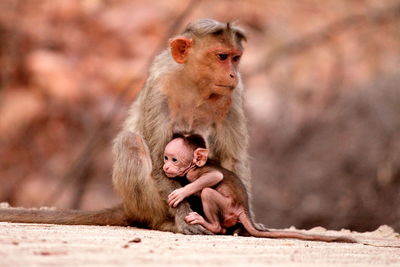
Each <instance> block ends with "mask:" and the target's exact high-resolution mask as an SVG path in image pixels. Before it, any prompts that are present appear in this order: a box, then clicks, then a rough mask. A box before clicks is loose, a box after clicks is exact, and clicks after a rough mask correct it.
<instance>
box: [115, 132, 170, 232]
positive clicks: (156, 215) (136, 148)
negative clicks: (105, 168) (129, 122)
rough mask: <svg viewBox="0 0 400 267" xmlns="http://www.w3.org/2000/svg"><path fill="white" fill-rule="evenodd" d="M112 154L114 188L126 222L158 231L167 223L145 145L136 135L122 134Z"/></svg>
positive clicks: (163, 205)
mask: <svg viewBox="0 0 400 267" xmlns="http://www.w3.org/2000/svg"><path fill="white" fill-rule="evenodd" d="M113 154H114V166H113V184H114V187H115V189H116V191H117V192H118V193H119V194H120V195H121V197H122V201H123V206H124V210H125V213H126V215H127V218H128V221H131V222H132V223H133V224H135V223H140V224H146V225H148V226H149V227H151V228H159V226H160V225H161V224H163V223H166V221H167V219H166V218H167V214H166V210H167V207H166V204H165V201H163V199H162V198H161V196H160V194H159V191H158V190H157V187H156V184H155V182H154V180H153V179H152V177H151V171H152V162H151V158H150V154H149V150H148V148H147V145H146V144H145V142H144V141H143V139H142V138H141V137H140V136H139V135H136V134H134V133H132V132H128V131H123V132H121V133H120V134H119V135H118V137H117V138H116V139H115V142H114V147H113ZM171 230H172V229H171Z"/></svg>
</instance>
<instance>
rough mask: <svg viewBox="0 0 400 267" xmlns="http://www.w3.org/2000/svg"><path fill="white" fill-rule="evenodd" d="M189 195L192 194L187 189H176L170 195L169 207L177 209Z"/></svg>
mask: <svg viewBox="0 0 400 267" xmlns="http://www.w3.org/2000/svg"><path fill="white" fill-rule="evenodd" d="M189 195H190V193H188V192H187V190H186V188H185V187H182V188H178V189H175V190H174V191H172V193H171V194H169V195H168V205H170V206H171V207H174V208H176V206H178V204H179V203H181V202H182V200H184V199H185V198H187V197H188V196H189Z"/></svg>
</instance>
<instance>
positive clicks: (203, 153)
mask: <svg viewBox="0 0 400 267" xmlns="http://www.w3.org/2000/svg"><path fill="white" fill-rule="evenodd" d="M207 159H208V149H206V148H196V150H195V151H194V159H193V162H194V164H196V166H197V167H203V166H204V165H205V164H206V162H207Z"/></svg>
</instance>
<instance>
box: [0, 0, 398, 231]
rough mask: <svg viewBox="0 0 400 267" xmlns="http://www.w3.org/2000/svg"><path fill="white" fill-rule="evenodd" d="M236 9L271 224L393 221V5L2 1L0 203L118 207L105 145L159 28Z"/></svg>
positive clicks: (345, 0) (258, 202)
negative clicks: (244, 38)
mask: <svg viewBox="0 0 400 267" xmlns="http://www.w3.org/2000/svg"><path fill="white" fill-rule="evenodd" d="M204 17H209V18H215V19H218V20H223V21H232V20H237V21H238V22H239V23H240V25H242V26H243V28H245V29H246V31H247V35H248V43H247V44H246V52H245V55H244V57H243V62H242V65H241V70H242V74H243V79H244V81H245V85H246V91H247V92H246V97H247V99H246V101H247V110H248V115H249V126H250V129H251V148H250V154H251V156H252V169H253V181H254V182H253V199H254V201H253V204H254V207H255V210H256V217H257V219H258V220H259V221H261V222H263V223H265V224H266V225H267V226H269V227H275V228H283V227H288V226H291V225H294V226H296V227H297V228H311V227H313V226H317V225H320V226H323V227H327V228H329V229H340V228H348V229H351V230H357V231H365V230H372V229H376V228H377V227H378V226H379V225H381V224H388V225H390V226H392V227H393V228H394V229H395V230H397V231H399V230H400V1H398V0H385V1H381V0H325V1H315V0H299V1H290V0H281V1H263V0H247V1H240V0H220V1H212V0H202V1H197V0H192V1H189V0H169V1H156V0H150V1H144V0H137V1H128V0H108V1H107V0H57V1H52V0H2V1H0V133H1V135H0V184H1V186H0V201H6V202H9V203H10V204H11V205H13V206H25V207H34V206H43V205H47V206H57V207H59V208H80V209H91V210H92V209H99V208H104V207H110V206H112V205H114V204H116V203H118V202H119V199H118V196H116V195H115V193H114V192H113V189H112V185H111V178H110V177H111V166H112V159H111V151H110V148H111V143H112V139H113V137H114V136H115V135H116V134H117V132H118V130H119V128H120V125H121V123H122V121H123V119H124V117H125V115H126V113H127V109H128V107H129V104H130V103H131V102H132V101H133V100H134V98H135V96H136V94H137V92H138V91H139V90H140V88H141V86H142V84H143V82H144V80H145V78H146V76H147V69H148V66H149V64H150V62H151V59H152V57H153V56H154V55H155V54H157V53H158V52H160V51H161V50H162V49H163V48H164V47H165V46H166V44H167V41H168V38H169V37H170V36H172V35H174V34H177V33H179V32H180V31H181V30H182V29H183V28H184V26H185V25H186V24H187V23H188V22H190V21H192V20H194V19H198V18H204Z"/></svg>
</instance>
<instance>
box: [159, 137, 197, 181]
mask: <svg viewBox="0 0 400 267" xmlns="http://www.w3.org/2000/svg"><path fill="white" fill-rule="evenodd" d="M193 153H194V152H193V150H192V149H191V148H190V147H188V146H187V145H186V144H185V143H184V142H183V140H182V139H179V138H178V139H174V140H172V141H171V142H169V143H168V144H167V146H166V147H165V151H164V166H163V170H164V172H165V175H166V176H167V177H170V178H174V177H180V176H185V175H186V173H187V172H188V170H189V169H190V167H192V166H193V157H194V156H193Z"/></svg>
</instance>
